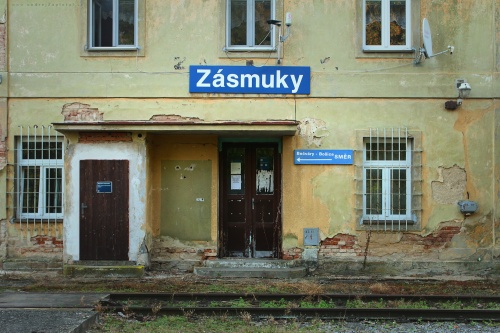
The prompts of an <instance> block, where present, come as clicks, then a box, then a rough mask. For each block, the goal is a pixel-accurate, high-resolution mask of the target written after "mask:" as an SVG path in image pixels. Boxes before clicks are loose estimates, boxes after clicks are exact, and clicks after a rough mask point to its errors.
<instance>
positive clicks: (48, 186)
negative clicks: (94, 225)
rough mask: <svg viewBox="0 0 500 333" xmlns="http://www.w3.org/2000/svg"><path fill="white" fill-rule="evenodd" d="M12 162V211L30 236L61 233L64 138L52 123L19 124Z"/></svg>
mask: <svg viewBox="0 0 500 333" xmlns="http://www.w3.org/2000/svg"><path fill="white" fill-rule="evenodd" d="M15 141H16V142H15V144H14V154H13V156H12V157H13V161H14V163H9V172H8V184H9V189H10V191H9V193H8V212H9V216H10V218H11V221H12V222H18V223H20V225H21V230H22V231H26V232H24V233H23V235H24V236H26V237H27V238H28V239H29V238H31V237H33V236H36V235H53V236H56V237H57V236H59V235H58V234H59V229H60V228H58V227H57V226H56V223H57V222H61V221H62V218H63V203H64V200H63V199H64V198H63V197H64V177H63V174H64V172H63V166H64V155H63V154H64V149H63V145H64V141H63V136H62V135H59V134H58V133H57V132H56V131H55V130H54V129H53V128H52V126H29V127H23V126H20V127H19V136H18V137H16V140H15Z"/></svg>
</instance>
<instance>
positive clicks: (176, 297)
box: [108, 293, 500, 304]
mask: <svg viewBox="0 0 500 333" xmlns="http://www.w3.org/2000/svg"><path fill="white" fill-rule="evenodd" d="M240 298H241V299H243V300H248V301H252V300H253V301H273V300H274V301H280V300H281V299H283V300H285V301H300V300H336V301H347V300H361V301H379V300H384V301H390V300H392V301H394V300H405V301H420V300H425V301H432V302H445V301H463V302H471V301H477V302H492V303H493V302H496V303H499V304H500V296H486V295H404V294H261V293H255V294H251V293H234V294H231V293H112V294H109V297H108V299H109V300H110V301H128V300H137V301H140V300H151V299H154V300H157V301H207V300H208V301H230V300H235V299H236V300H238V299H240Z"/></svg>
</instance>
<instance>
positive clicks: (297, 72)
mask: <svg viewBox="0 0 500 333" xmlns="http://www.w3.org/2000/svg"><path fill="white" fill-rule="evenodd" d="M189 92H190V93H224V94H304V95H307V94H310V93H311V68H310V67H300V66H297V67H295V66H262V67H254V66H190V67H189Z"/></svg>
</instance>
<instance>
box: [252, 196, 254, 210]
mask: <svg viewBox="0 0 500 333" xmlns="http://www.w3.org/2000/svg"><path fill="white" fill-rule="evenodd" d="M252 209H255V198H252Z"/></svg>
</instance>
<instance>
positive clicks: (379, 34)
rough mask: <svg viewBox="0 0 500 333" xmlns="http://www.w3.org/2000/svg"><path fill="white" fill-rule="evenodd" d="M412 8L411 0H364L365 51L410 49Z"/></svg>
mask: <svg viewBox="0 0 500 333" xmlns="http://www.w3.org/2000/svg"><path fill="white" fill-rule="evenodd" d="M414 1H416V0H414ZM411 8H412V5H411V0H363V11H364V12H363V51H377V52H380V51H410V50H411V49H412V46H411V36H412V31H411V26H412V25H411V16H412V15H411Z"/></svg>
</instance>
